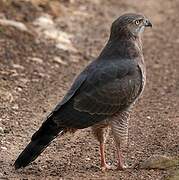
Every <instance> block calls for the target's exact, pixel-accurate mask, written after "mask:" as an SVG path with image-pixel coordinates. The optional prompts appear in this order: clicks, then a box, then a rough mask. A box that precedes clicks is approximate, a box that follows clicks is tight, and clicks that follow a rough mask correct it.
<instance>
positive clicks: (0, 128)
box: [0, 127, 4, 135]
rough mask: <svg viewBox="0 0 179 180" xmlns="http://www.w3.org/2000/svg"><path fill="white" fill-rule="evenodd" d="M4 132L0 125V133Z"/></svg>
mask: <svg viewBox="0 0 179 180" xmlns="http://www.w3.org/2000/svg"><path fill="white" fill-rule="evenodd" d="M2 134H4V129H3V128H2V127H0V135H2Z"/></svg>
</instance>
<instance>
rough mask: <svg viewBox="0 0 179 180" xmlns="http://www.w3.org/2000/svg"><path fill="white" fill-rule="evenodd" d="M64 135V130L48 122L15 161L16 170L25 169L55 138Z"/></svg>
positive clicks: (49, 120) (50, 121)
mask: <svg viewBox="0 0 179 180" xmlns="http://www.w3.org/2000/svg"><path fill="white" fill-rule="evenodd" d="M62 134H63V128H59V127H58V128H57V126H56V124H55V123H54V122H53V121H52V120H51V119H48V120H46V121H45V122H44V123H43V124H42V126H41V127H40V129H39V130H38V131H37V132H36V133H35V134H34V135H33V136H32V139H31V142H30V143H29V144H28V145H27V147H26V148H25V149H24V150H23V151H22V153H21V154H20V155H19V157H18V158H17V160H16V161H15V163H14V166H15V169H19V168H21V167H25V166H27V165H28V164H29V163H30V162H32V161H34V160H35V159H36V158H37V157H38V156H39V155H40V154H41V153H42V152H43V151H44V150H45V148H46V147H47V146H48V145H49V144H50V142H51V141H52V140H53V139H54V138H55V137H57V136H58V135H62Z"/></svg>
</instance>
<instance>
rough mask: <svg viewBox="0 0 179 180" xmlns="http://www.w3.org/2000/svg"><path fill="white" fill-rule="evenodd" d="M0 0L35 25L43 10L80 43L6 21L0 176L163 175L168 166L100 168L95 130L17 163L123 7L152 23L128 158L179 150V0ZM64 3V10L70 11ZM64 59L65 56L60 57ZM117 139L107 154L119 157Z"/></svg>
mask: <svg viewBox="0 0 179 180" xmlns="http://www.w3.org/2000/svg"><path fill="white" fill-rule="evenodd" d="M3 2H5V1H0V17H1V16H3V17H6V18H7V19H11V20H18V21H21V22H23V23H25V24H26V25H27V26H28V27H29V29H32V27H33V25H32V22H33V21H34V20H35V19H36V18H37V17H38V16H40V15H41V14H42V13H43V12H46V13H49V14H51V15H52V16H53V18H54V19H53V20H54V21H55V23H56V25H57V26H58V28H59V29H61V30H62V31H64V32H67V33H69V34H71V35H72V37H71V39H72V45H73V47H74V48H75V50H74V49H73V48H71V49H70V48H69V49H64V48H62V49H59V48H57V47H56V45H55V44H54V41H53V40H50V39H46V38H43V36H41V37H37V35H35V33H34V34H33V33H27V32H23V31H20V30H18V29H17V28H14V27H10V26H3V25H0V127H2V129H3V132H2V134H0V179H99V180H102V179H106V180H113V179H115V180H119V179H121V180H159V179H163V178H166V177H167V176H168V174H169V173H170V172H169V171H166V170H142V169H131V170H126V171H115V170H114V171H109V172H106V173H103V172H101V170H100V164H99V149H98V148H99V147H98V142H97V141H96V140H94V138H93V135H92V133H91V131H90V129H84V130H81V131H79V132H77V134H76V135H75V136H73V135H67V136H65V137H63V138H57V139H56V140H55V141H54V142H53V143H52V144H51V145H50V146H49V147H48V148H47V149H46V150H45V152H44V153H43V154H42V155H41V156H40V157H39V158H38V159H37V160H36V161H35V162H33V163H32V164H31V165H30V166H28V167H27V168H25V169H22V170H19V171H15V170H14V168H13V166H12V164H13V162H14V160H15V159H16V157H17V155H18V154H19V153H20V152H21V151H22V149H23V148H24V147H25V145H26V144H27V143H28V142H29V140H30V137H31V135H32V134H33V133H34V132H35V130H37V128H38V127H39V126H40V124H41V123H42V120H43V119H44V118H45V116H46V115H47V114H48V113H49V112H50V110H51V109H52V108H53V107H54V106H55V105H56V104H57V103H58V102H59V100H60V99H61V98H62V97H63V95H64V94H65V92H66V90H67V89H68V88H69V87H70V84H71V82H72V80H73V78H74V76H75V75H77V74H78V73H79V72H80V71H81V70H82V69H83V67H84V66H85V65H86V64H88V63H89V62H90V61H91V60H93V58H95V57H96V56H97V55H98V54H99V52H100V50H101V48H102V47H103V46H104V44H105V42H106V41H107V38H108V35H109V29H110V24H111V22H112V21H113V20H114V19H115V18H116V17H118V16H119V15H121V14H122V13H124V12H140V13H142V14H145V16H147V17H148V18H149V19H150V20H151V21H152V23H153V29H152V30H151V29H149V30H147V31H146V32H145V33H144V39H143V47H144V56H145V61H146V65H147V85H146V88H145V91H144V94H143V96H142V98H141V99H140V100H139V101H138V102H137V103H136V105H135V107H134V108H133V113H132V115H131V119H130V129H129V134H130V136H129V150H128V159H127V161H128V162H129V164H135V163H140V162H143V161H144V160H145V159H146V158H147V157H149V156H151V155H153V154H160V155H167V156H171V157H172V156H177V155H178V154H179V126H178V124H179V112H178V109H179V59H178V57H179V18H178V16H179V11H178V9H179V1H177V0H166V1H163V0H157V1H156V0H148V1H139V0H119V1H116V0H106V1H102V0H91V1H90V0H84V1H82V0H75V1H60V4H61V5H62V7H61V6H59V7H58V6H54V5H52V6H48V7H46V6H45V5H43V4H40V5H34V4H33V5H32V4H31V3H29V2H25V3H24V2H19V3H18V1H14V3H12V4H8V5H7V7H6V5H4V3H3ZM64 9H65V10H64ZM55 57H60V58H61V59H62V61H61V60H60V61H55V60H54V59H55ZM115 158H116V155H115V147H114V142H113V140H112V137H110V138H109V140H108V142H107V159H108V162H109V163H112V164H115V163H116V159H115Z"/></svg>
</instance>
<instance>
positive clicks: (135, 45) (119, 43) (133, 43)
mask: <svg viewBox="0 0 179 180" xmlns="http://www.w3.org/2000/svg"><path fill="white" fill-rule="evenodd" d="M141 55H142V43H141V38H139V37H137V38H134V37H133V38H129V39H123V38H122V39H112V40H111V39H109V41H108V43H107V44H106V46H105V47H104V49H103V50H102V52H101V54H100V57H101V58H103V59H111V58H117V59H119V58H120V59H124V58H125V59H133V58H137V57H139V56H141Z"/></svg>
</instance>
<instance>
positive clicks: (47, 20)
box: [33, 14, 54, 29]
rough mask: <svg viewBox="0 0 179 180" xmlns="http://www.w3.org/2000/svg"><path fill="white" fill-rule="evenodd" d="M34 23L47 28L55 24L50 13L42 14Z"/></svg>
mask: <svg viewBox="0 0 179 180" xmlns="http://www.w3.org/2000/svg"><path fill="white" fill-rule="evenodd" d="M33 24H34V25H36V26H39V27H41V28H44V29H46V28H47V27H49V26H54V22H53V20H52V17H51V16H50V15H48V14H44V15H43V16H40V17H39V18H37V19H36V20H35V21H34V22H33Z"/></svg>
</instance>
